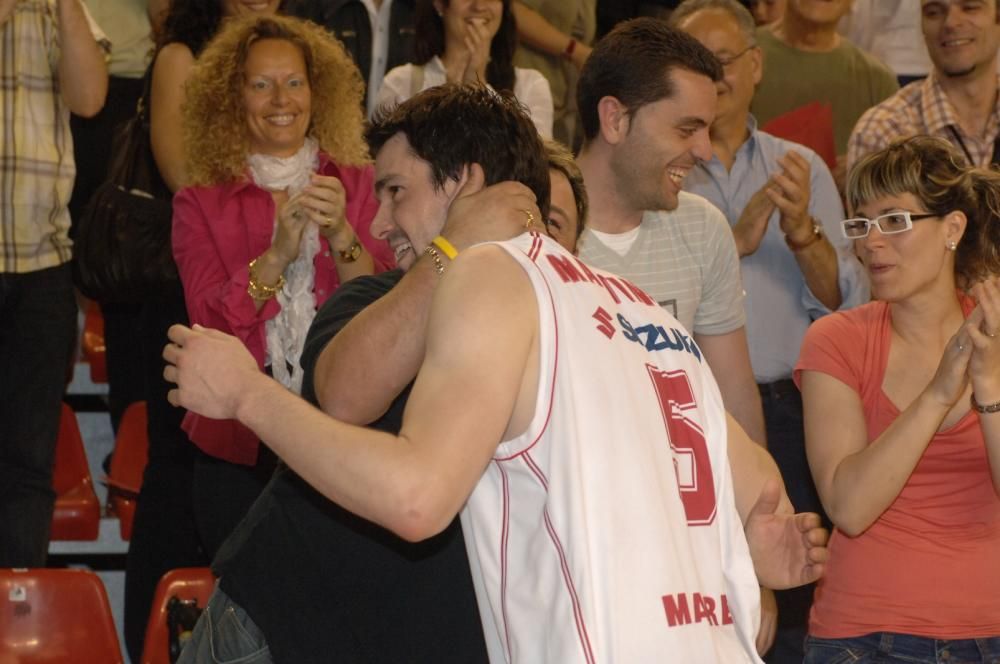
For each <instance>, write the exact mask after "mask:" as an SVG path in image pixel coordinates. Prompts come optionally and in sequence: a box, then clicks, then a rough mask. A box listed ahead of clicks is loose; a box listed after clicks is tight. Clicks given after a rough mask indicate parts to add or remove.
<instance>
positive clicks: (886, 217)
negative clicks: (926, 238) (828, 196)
mask: <svg viewBox="0 0 1000 664" xmlns="http://www.w3.org/2000/svg"><path fill="white" fill-rule="evenodd" d="M937 216H940V215H936V214H931V213H929V212H928V213H919V214H914V213H912V212H906V211H900V212H889V213H888V214H882V215H879V216H877V217H875V218H874V219H865V218H864V217H855V218H853V219H845V220H844V221H842V222H841V228H842V229H843V231H844V237H846V238H847V239H849V240H860V239H861V238H864V237H868V232H869V231H871V229H872V225H873V224H874V225H875V226H878V232H879V233H881V234H882V235H892V234H893V233H904V232H906V231H908V230H910V229H911V228H913V222H914V221H920V220H921V219H930V218H931V217H937Z"/></svg>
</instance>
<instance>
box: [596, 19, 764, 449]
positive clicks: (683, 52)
mask: <svg viewBox="0 0 1000 664" xmlns="http://www.w3.org/2000/svg"><path fill="white" fill-rule="evenodd" d="M721 78H722V69H721V67H720V66H719V62H718V60H717V59H716V58H715V57H713V55H712V53H711V52H710V51H709V50H708V49H706V48H705V47H704V46H702V45H701V44H700V43H698V41H697V40H695V39H694V38H692V37H690V36H689V35H686V34H684V33H682V32H679V31H676V30H673V29H671V28H669V27H667V26H666V24H664V23H663V22H662V21H658V20H655V19H648V18H647V19H635V20H633V21H629V22H626V23H623V24H621V25H619V26H618V28H616V29H615V30H613V31H612V32H611V33H609V34H608V35H607V36H606V37H604V39H603V40H602V41H601V42H600V44H599V45H598V46H597V47H596V48H595V49H594V52H593V54H592V55H591V56H590V59H589V60H588V61H587V64H586V65H585V66H584V69H583V73H582V75H581V77H580V86H579V88H578V92H579V107H580V115H581V118H582V121H583V128H584V135H585V139H584V146H583V150H582V151H581V153H580V156H579V158H578V159H577V162H578V163H579V165H580V169H581V170H582V171H583V179H584V182H585V183H586V184H587V192H588V195H589V197H590V217H589V227H588V229H587V230H586V231H584V233H583V236H582V238H581V240H580V256H581V257H582V258H583V259H584V260H586V261H587V262H588V263H590V264H592V265H596V266H597V267H599V268H601V269H604V270H609V271H611V272H614V273H616V274H620V275H622V276H624V277H627V278H628V279H630V280H631V281H633V282H635V283H636V284H638V285H639V287H640V288H642V289H643V290H645V291H646V292H647V293H649V294H650V295H651V296H652V297H653V298H654V299H655V300H656V301H657V302H658V303H659V304H660V306H661V307H663V308H664V309H666V310H667V311H668V312H669V313H670V314H671V315H673V316H675V317H676V318H677V319H678V320H679V321H680V322H681V324H682V325H684V327H685V329H687V330H689V331H691V332H693V333H694V339H695V341H696V342H697V343H698V347H699V348H700V349H701V351H702V353H704V355H705V358H706V359H707V360H708V363H709V365H710V366H711V367H712V371H713V372H714V373H715V377H716V380H717V381H718V382H719V389H720V390H721V391H722V398H723V401H724V402H725V405H726V410H728V411H729V412H730V413H731V414H732V415H733V417H735V418H736V420H737V421H738V422H739V423H740V425H741V426H742V427H743V428H744V429H745V430H746V432H747V434H749V436H750V438H752V439H753V440H755V441H758V442H760V443H763V442H764V440H765V434H764V418H763V415H762V414H761V405H760V396H759V394H758V392H757V387H756V385H755V384H754V379H753V372H752V371H751V369H750V356H749V351H748V349H747V340H746V331H745V328H744V325H745V323H746V315H745V314H744V310H743V285H742V283H741V281H740V265H739V258H738V256H737V253H736V247H735V245H734V243H733V235H732V233H731V232H730V230H729V224H728V223H727V222H726V218H725V217H724V216H723V215H722V213H721V212H719V210H718V209H717V208H715V207H714V206H713V205H712V204H711V203H709V202H708V201H706V200H705V199H704V198H702V197H700V196H695V195H693V194H690V193H686V192H683V191H682V190H681V189H682V187H683V183H684V178H685V177H686V176H687V174H688V173H689V172H690V171H691V170H692V169H693V168H694V167H695V165H696V164H697V163H698V162H699V161H700V160H708V159H711V158H712V144H711V142H710V141H709V127H710V125H711V124H712V120H713V119H714V118H715V110H716V97H717V94H716V82H718V81H720V80H721Z"/></svg>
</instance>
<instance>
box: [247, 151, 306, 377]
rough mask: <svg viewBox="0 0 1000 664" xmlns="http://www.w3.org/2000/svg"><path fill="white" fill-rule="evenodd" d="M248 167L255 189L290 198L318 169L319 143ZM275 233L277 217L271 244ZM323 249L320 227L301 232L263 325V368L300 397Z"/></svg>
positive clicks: (253, 158)
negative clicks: (301, 362) (317, 263)
mask: <svg viewBox="0 0 1000 664" xmlns="http://www.w3.org/2000/svg"><path fill="white" fill-rule="evenodd" d="M247 163H248V165H249V167H250V174H251V176H252V177H253V181H254V182H255V183H256V184H257V186H259V187H261V188H263V189H267V190H268V191H282V190H286V189H287V190H288V196H289V198H291V197H292V196H294V195H295V194H297V193H299V192H300V191H302V190H303V189H304V188H305V187H306V186H308V184H309V181H310V176H311V175H312V174H313V173H315V172H316V170H317V168H319V144H318V143H317V142H316V141H315V139H312V138H310V137H306V140H305V144H304V145H303V146H302V147H301V148H300V149H299V151H298V152H296V153H295V154H294V155H292V156H291V157H272V156H269V155H263V154H253V155H250V156H249V157H248V158H247ZM276 214H277V213H276ZM277 231H278V224H277V218H276V219H275V224H274V232H273V233H272V235H271V238H272V240H273V239H274V235H275V233H277ZM319 248H320V243H319V230H318V229H317V227H316V224H313V223H307V224H306V228H305V230H304V231H303V232H302V240H301V243H300V244H299V255H298V257H297V258H296V259H295V260H294V261H292V262H291V263H290V264H289V265H288V267H287V268H286V269H285V286H284V288H282V289H281V290H280V291H278V294H277V296H276V297H277V298H278V304H280V305H281V310H280V311H279V312H278V314H277V315H276V316H275V317H274V318H272V319H271V320H269V321H267V322H266V323H265V326H264V329H265V335H266V338H267V359H266V360H265V364H270V365H271V375H272V376H274V378H275V379H277V380H278V381H279V382H280V383H281V384H282V385H284V386H285V387H287V388H288V389H290V390H292V391H293V392H296V393H298V392H300V391H301V389H302V369H301V367H299V357H300V356H301V355H302V347H303V346H304V345H305V340H306V333H307V332H308V331H309V325H310V324H311V323H312V319H313V318H314V317H315V316H316V298H315V296H314V295H313V287H314V283H315V281H316V268H315V266H314V265H313V260H314V259H315V258H316V254H317V253H319Z"/></svg>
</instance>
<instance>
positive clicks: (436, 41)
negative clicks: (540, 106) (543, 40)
mask: <svg viewBox="0 0 1000 664" xmlns="http://www.w3.org/2000/svg"><path fill="white" fill-rule="evenodd" d="M443 2H444V5H445V7H447V6H448V2H449V0H443ZM510 5H511V0H503V13H502V14H501V15H500V27H499V28H498V29H497V33H496V34H495V35H494V36H493V41H492V42H491V43H490V61H489V63H487V65H486V81H485V82H486V83H489V84H490V85H491V86H493V89H494V90H503V91H505V92H513V90H514V51H515V49H516V48H517V21H516V20H515V19H514V12H513V11H512V10H511V8H510ZM413 30H414V33H415V34H416V38H415V39H414V41H413V51H414V56H415V58H414V62H415V63H416V64H418V65H423V64H427V62H428V61H429V60H430V59H431V58H433V57H434V56H435V55H438V56H440V55H443V54H444V21H443V20H442V19H441V16H440V15H439V14H438V13H437V9H436V8H435V7H434V2H433V0H417V6H416V10H415V12H414V18H413Z"/></svg>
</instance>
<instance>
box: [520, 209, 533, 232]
mask: <svg viewBox="0 0 1000 664" xmlns="http://www.w3.org/2000/svg"><path fill="white" fill-rule="evenodd" d="M521 212H523V213H524V216H525V220H524V227H525V229H528V228H531V224H533V223H535V215H534V213H533V212H532V211H531V210H529V209H528V208H524V209H523V210H521Z"/></svg>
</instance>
